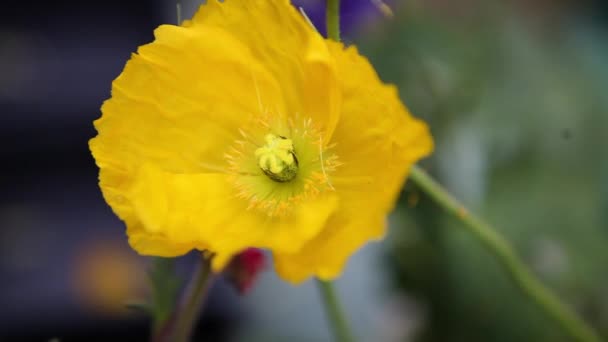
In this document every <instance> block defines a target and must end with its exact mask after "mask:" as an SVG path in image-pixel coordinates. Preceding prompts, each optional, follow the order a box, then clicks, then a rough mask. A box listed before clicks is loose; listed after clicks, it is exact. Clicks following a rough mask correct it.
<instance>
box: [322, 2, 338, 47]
mask: <svg viewBox="0 0 608 342" xmlns="http://www.w3.org/2000/svg"><path fill="white" fill-rule="evenodd" d="M325 15H326V17H325V20H326V23H327V38H329V39H333V40H335V41H337V42H339V41H340V0H327V7H326V11H325Z"/></svg>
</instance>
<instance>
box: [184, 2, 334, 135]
mask: <svg viewBox="0 0 608 342" xmlns="http://www.w3.org/2000/svg"><path fill="white" fill-rule="evenodd" d="M192 24H193V25H194V26H206V27H216V28H219V29H222V30H225V31H227V32H231V33H232V34H234V36H235V37H237V39H239V40H241V41H242V42H243V44H244V45H247V46H248V47H250V49H251V54H252V56H253V58H255V59H257V60H260V61H265V62H266V66H267V68H268V70H269V71H270V72H271V73H272V75H273V76H274V77H275V79H277V80H279V82H280V84H282V85H284V89H283V91H284V96H285V99H286V101H287V103H288V105H289V107H288V112H287V113H281V114H284V115H286V116H287V117H291V118H311V119H312V121H313V122H315V123H316V124H317V125H318V126H319V127H320V128H321V129H322V130H323V131H324V132H325V134H324V141H325V142H328V141H329V139H330V138H331V135H332V133H333V130H334V128H335V125H336V124H337V122H338V119H339V116H340V104H341V97H340V91H339V87H338V81H337V79H336V65H335V63H334V59H333V57H332V55H331V54H330V52H329V50H328V47H327V45H326V44H325V41H324V39H323V37H321V36H320V35H319V33H318V32H317V31H316V30H315V29H314V28H313V27H311V25H310V24H309V23H308V22H307V21H306V20H305V19H304V18H303V17H302V15H301V14H300V13H298V11H297V10H296V9H295V8H294V7H293V6H292V5H291V4H290V2H289V1H288V0H273V1H268V0H226V1H224V2H219V1H217V0H209V1H207V5H206V6H203V7H201V9H200V10H199V12H198V13H197V14H196V15H195V16H194V18H193V19H192ZM263 106H264V108H266V109H268V110H269V111H271V112H275V111H276V110H277V109H276V108H274V104H273V103H267V102H264V103H263Z"/></svg>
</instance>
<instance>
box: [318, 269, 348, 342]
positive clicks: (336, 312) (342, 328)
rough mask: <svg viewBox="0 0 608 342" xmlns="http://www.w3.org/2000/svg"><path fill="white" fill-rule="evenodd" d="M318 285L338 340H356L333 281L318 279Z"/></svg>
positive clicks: (346, 341) (344, 341) (341, 341)
mask: <svg viewBox="0 0 608 342" xmlns="http://www.w3.org/2000/svg"><path fill="white" fill-rule="evenodd" d="M317 285H318V287H319V291H320V292H321V297H322V298H323V304H324V305H325V311H326V313H327V318H329V321H330V322H331V327H332V329H333V332H334V336H335V339H336V341H338V342H350V341H354V339H353V335H352V333H351V331H350V328H349V326H348V323H347V322H346V318H345V316H344V312H343V311H342V309H341V307H340V301H339V300H338V297H337V296H336V291H335V290H334V287H333V285H332V283H331V282H329V281H323V280H319V279H317Z"/></svg>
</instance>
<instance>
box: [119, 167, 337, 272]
mask: <svg viewBox="0 0 608 342" xmlns="http://www.w3.org/2000/svg"><path fill="white" fill-rule="evenodd" d="M124 190H125V191H124V193H122V194H121V196H123V197H124V199H125V200H126V203H130V204H131V206H132V207H131V208H129V209H130V211H131V212H132V213H133V216H132V217H127V218H126V221H127V222H128V223H134V224H132V225H131V226H132V227H130V229H131V230H130V232H129V235H130V236H131V239H130V241H131V245H132V247H133V248H134V249H136V250H137V251H138V252H140V253H141V254H151V255H158V251H159V250H162V247H165V246H174V247H173V248H172V249H170V251H175V253H176V254H180V253H179V251H181V253H184V252H187V251H188V250H190V249H193V248H196V249H209V250H211V251H213V252H214V253H215V254H216V255H217V257H216V262H215V266H216V267H222V266H223V265H224V264H225V262H226V261H228V260H229V259H230V257H231V256H232V255H233V254H236V253H238V252H240V251H241V250H243V249H244V248H247V247H250V246H256V247H261V248H269V249H272V250H275V251H282V252H294V251H297V250H298V249H300V248H301V247H302V245H303V244H304V243H306V242H307V241H309V240H310V239H312V238H313V237H314V236H316V235H318V232H319V231H320V230H321V229H323V228H324V227H325V224H326V222H327V219H328V218H329V216H330V215H331V213H332V212H333V211H334V210H335V208H336V207H337V196H336V195H335V194H333V193H329V194H327V195H325V196H321V197H317V198H315V200H314V201H307V202H303V203H300V204H299V205H298V206H297V207H296V208H295V209H294V212H293V213H292V214H291V215H286V216H281V217H269V216H268V215H267V213H266V212H263V211H260V210H258V209H256V208H251V209H248V208H247V204H248V202H247V201H245V200H243V199H240V198H236V197H235V194H234V188H233V184H232V182H231V179H230V176H226V175H222V174H173V173H169V172H166V171H163V170H161V169H159V168H158V167H156V166H155V165H153V164H146V165H143V166H142V167H141V168H140V171H139V173H138V175H137V177H136V181H135V182H134V183H133V185H132V186H131V187H130V188H126V189H124ZM136 220H139V222H137V221H136ZM138 223H141V224H138ZM146 235H148V236H149V238H145V236H146ZM163 254H167V253H163Z"/></svg>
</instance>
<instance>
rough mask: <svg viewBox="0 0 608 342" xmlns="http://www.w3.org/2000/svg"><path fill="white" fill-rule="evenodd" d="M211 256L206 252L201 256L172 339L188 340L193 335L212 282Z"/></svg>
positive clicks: (181, 341)
mask: <svg viewBox="0 0 608 342" xmlns="http://www.w3.org/2000/svg"><path fill="white" fill-rule="evenodd" d="M211 258H212V257H211V256H207V255H205V254H203V255H202V257H201V263H200V266H199V268H198V269H197V270H196V273H195V274H194V277H193V278H192V283H191V284H190V286H191V287H190V289H189V291H188V294H187V296H186V298H185V302H184V305H183V306H182V307H181V309H179V311H178V312H177V315H176V320H177V321H176V322H175V335H174V339H173V340H172V341H176V342H187V341H188V340H189V339H190V337H191V335H192V331H193V330H194V326H195V323H196V321H197V319H198V315H199V312H200V311H201V307H202V306H203V302H204V301H205V298H206V296H207V292H208V291H207V290H208V289H209V285H210V283H211V281H210V280H211V278H212V277H211V276H212V272H211Z"/></svg>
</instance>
